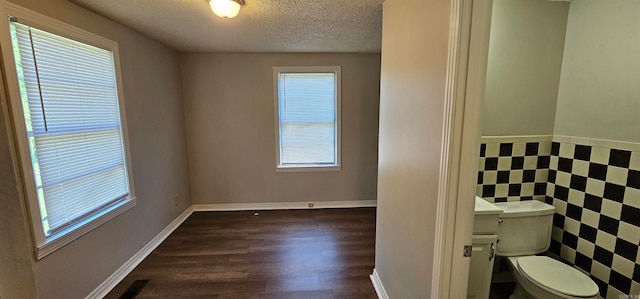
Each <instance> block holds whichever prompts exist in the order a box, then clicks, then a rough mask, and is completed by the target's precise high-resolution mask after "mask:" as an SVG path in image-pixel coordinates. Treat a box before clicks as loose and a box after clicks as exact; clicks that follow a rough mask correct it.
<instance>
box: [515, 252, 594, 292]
mask: <svg viewBox="0 0 640 299" xmlns="http://www.w3.org/2000/svg"><path fill="white" fill-rule="evenodd" d="M518 268H519V269H520V270H521V272H522V273H523V274H524V275H525V276H526V277H527V278H528V279H529V281H531V282H533V283H535V284H536V285H538V286H540V287H542V288H547V289H551V290H553V291H556V292H558V293H562V294H566V295H569V296H574V297H593V296H595V295H596V294H598V285H596V283H595V282H593V280H591V278H589V277H588V276H587V275H585V274H583V273H582V272H580V271H579V270H577V269H574V268H572V267H571V266H568V265H565V264H563V263H562V262H559V261H556V260H554V259H552V258H550V257H547V256H527V257H521V258H518Z"/></svg>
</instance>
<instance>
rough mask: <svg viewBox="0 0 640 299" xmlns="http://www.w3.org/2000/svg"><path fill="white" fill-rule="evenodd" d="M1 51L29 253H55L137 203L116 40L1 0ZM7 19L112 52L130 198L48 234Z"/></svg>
mask: <svg viewBox="0 0 640 299" xmlns="http://www.w3.org/2000/svg"><path fill="white" fill-rule="evenodd" d="M0 16H2V17H0V51H2V59H3V63H4V72H5V80H6V93H7V94H8V96H6V97H5V98H6V102H5V103H6V104H7V106H8V107H7V108H8V109H7V113H8V114H9V120H10V122H11V125H12V126H11V128H12V129H13V134H14V136H13V137H14V138H13V140H14V142H15V144H14V146H15V148H16V151H15V154H16V156H17V160H18V161H17V162H18V169H19V171H20V176H19V179H20V180H21V187H22V191H23V192H22V193H23V198H24V200H25V202H26V207H27V210H28V214H29V218H30V224H31V233H32V238H33V245H34V255H35V257H36V259H37V260H40V259H42V258H43V257H45V256H47V255H49V254H51V253H53V252H55V251H56V250H57V249H59V248H61V247H63V246H65V245H67V244H69V243H71V242H72V241H74V240H76V239H78V238H80V237H82V236H83V235H85V234H87V233H89V232H90V231H92V230H93V229H95V228H97V227H99V226H100V225H102V224H104V223H106V222H108V221H109V220H111V219H113V218H115V217H117V216H118V215H120V214H122V213H124V212H125V211H127V210H129V209H131V208H133V207H134V206H135V205H136V196H135V191H134V190H135V189H134V182H133V172H132V169H131V155H130V151H129V138H128V133H127V132H128V130H127V122H126V114H125V103H124V96H123V92H122V79H121V72H120V55H119V51H118V44H117V43H116V42H115V41H112V40H109V39H107V38H104V37H101V36H98V35H96V34H94V33H91V32H88V31H85V30H83V29H80V28H77V27H75V26H72V25H69V24H67V23H64V22H61V21H58V20H55V19H52V18H50V17H48V16H45V15H43V14H40V13H36V12H34V11H31V10H29V9H26V8H23V7H21V6H18V5H16V4H13V3H9V2H6V1H1V2H0ZM10 17H14V18H17V19H18V20H19V22H20V23H22V24H25V25H29V26H32V27H35V28H38V29H40V30H44V31H47V32H50V33H53V34H56V35H59V36H63V37H66V38H69V39H73V40H76V41H78V42H81V43H85V44H88V45H92V46H95V47H99V48H102V49H106V50H109V51H111V53H112V54H113V64H114V70H115V80H116V82H115V83H116V85H117V95H118V108H119V117H120V131H121V139H122V145H123V149H122V150H123V152H124V163H125V164H126V165H125V170H126V172H127V176H126V177H127V180H128V185H129V196H127V197H126V198H125V200H123V201H121V202H120V203H118V204H116V205H113V206H110V207H107V208H104V209H102V210H100V211H99V212H96V213H94V214H93V215H91V216H89V217H87V218H85V219H83V220H81V221H79V222H77V223H75V224H73V225H71V226H69V227H67V228H64V229H62V230H60V231H58V232H56V233H54V234H52V235H50V236H49V237H47V236H46V235H45V232H44V227H43V224H42V220H41V214H40V205H39V202H38V195H37V193H36V183H35V178H34V170H33V163H32V160H31V155H30V151H29V141H28V136H27V128H26V126H25V117H24V112H23V107H22V102H21V94H20V89H19V79H18V75H17V71H16V63H15V59H14V55H13V44H12V40H11V33H10V20H9V18H10Z"/></svg>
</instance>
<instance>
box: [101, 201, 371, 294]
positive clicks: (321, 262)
mask: <svg viewBox="0 0 640 299" xmlns="http://www.w3.org/2000/svg"><path fill="white" fill-rule="evenodd" d="M374 249H375V208H357V209H323V210H286V211H260V212H259V215H258V216H255V215H254V212H196V213H193V214H192V215H191V216H190V217H189V218H188V219H187V220H186V221H185V222H184V223H183V224H182V225H181V226H180V227H179V228H177V229H176V230H175V231H174V232H173V234H171V235H170V236H169V237H168V238H167V239H166V240H165V241H164V242H163V243H162V244H161V245H160V246H158V248H156V249H155V250H154V251H153V252H152V253H151V254H150V255H149V256H148V257H147V258H146V259H145V260H144V261H143V262H142V263H140V265H138V267H136V268H135V269H134V270H133V271H132V272H131V273H130V274H129V275H128V276H127V277H126V278H125V279H124V280H123V281H122V282H120V283H119V284H118V285H117V286H116V287H115V288H114V289H113V290H112V291H111V292H110V293H109V295H108V296H107V298H119V297H120V296H121V295H122V294H124V293H125V292H126V290H127V288H128V287H129V286H130V285H131V284H132V283H134V282H135V281H136V280H149V281H148V283H147V284H146V285H145V286H144V288H143V289H142V290H141V291H140V292H139V293H138V294H137V296H136V297H135V298H213V299H215V298H217V299H230V298H233V299H244V298H274V299H275V298H278V299H286V298H295V299H298V298H300V299H306V298H313V299H316V298H322V299H324V298H349V299H351V298H354V299H355V298H377V296H376V294H375V291H374V289H373V286H372V284H371V281H370V280H369V275H370V274H371V272H372V271H373V267H374Z"/></svg>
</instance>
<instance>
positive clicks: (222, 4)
mask: <svg viewBox="0 0 640 299" xmlns="http://www.w3.org/2000/svg"><path fill="white" fill-rule="evenodd" d="M243 4H244V1H243V0H209V6H211V10H212V11H213V13H214V14H216V16H219V17H221V18H233V17H235V16H237V15H238V13H239V12H240V7H241V6H242V5H243Z"/></svg>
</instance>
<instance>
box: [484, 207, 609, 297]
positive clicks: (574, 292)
mask: <svg viewBox="0 0 640 299" xmlns="http://www.w3.org/2000/svg"><path fill="white" fill-rule="evenodd" d="M495 205H496V206H497V207H499V208H501V209H502V210H503V214H502V217H501V219H500V225H499V227H498V245H497V246H496V255H498V256H504V257H507V260H508V263H509V268H510V269H511V271H512V273H513V276H514V278H515V280H516V287H515V289H514V292H513V294H512V295H511V296H510V297H509V298H510V299H561V298H562V299H591V298H593V299H597V298H599V291H598V285H597V284H596V283H595V282H594V281H593V280H591V278H589V277H588V276H587V275H585V274H583V273H582V272H580V271H579V270H577V269H575V268H573V267H571V266H569V265H566V264H564V263H562V262H560V261H558V260H555V259H552V258H550V257H547V256H537V255H536V254H540V253H544V252H546V251H547V249H549V244H550V243H551V227H552V222H553V214H554V212H555V208H554V207H553V206H551V205H548V204H545V203H543V202H540V201H535V200H533V201H519V202H504V203H495Z"/></svg>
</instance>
